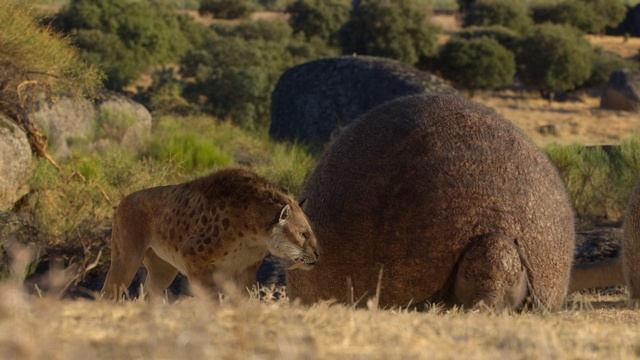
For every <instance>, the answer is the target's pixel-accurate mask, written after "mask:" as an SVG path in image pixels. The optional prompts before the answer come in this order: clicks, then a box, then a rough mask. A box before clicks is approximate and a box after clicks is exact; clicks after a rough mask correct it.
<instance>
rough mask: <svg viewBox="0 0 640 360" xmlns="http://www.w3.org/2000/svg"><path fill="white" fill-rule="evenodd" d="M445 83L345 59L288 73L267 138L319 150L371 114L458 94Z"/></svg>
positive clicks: (401, 68)
mask: <svg viewBox="0 0 640 360" xmlns="http://www.w3.org/2000/svg"><path fill="white" fill-rule="evenodd" d="M455 92H456V91H455V90H454V89H453V88H451V87H450V86H449V85H448V84H447V83H446V82H445V81H444V80H442V79H440V78H438V77H437V76H435V75H432V74H430V73H427V72H423V71H419V70H417V69H415V68H413V67H411V66H409V65H406V64H403V63H400V62H398V61H394V60H389V59H383V58H377V57H369V56H343V57H338V58H329V59H322V60H317V61H313V62H309V63H306V64H303V65H299V66H296V67H294V68H291V69H289V70H288V71H286V72H285V73H284V74H283V75H282V76H281V77H280V80H279V81H278V84H277V85H276V89H275V90H274V92H273V96H272V102H271V127H270V129H269V134H270V135H271V136H272V137H274V138H276V139H284V140H294V141H299V142H303V143H307V144H311V145H313V146H321V145H323V144H324V143H326V142H327V141H329V140H330V138H331V136H332V133H333V132H334V131H335V130H336V129H339V128H340V127H343V126H345V125H347V124H349V123H350V122H351V121H352V120H354V119H355V118H356V117H358V116H359V115H361V114H363V113H365V112H366V111H367V110H369V109H371V108H373V107H375V106H377V105H380V104H382V103H385V102H387V101H389V100H393V99H395V98H398V97H401V96H405V95H412V94H418V93H455Z"/></svg>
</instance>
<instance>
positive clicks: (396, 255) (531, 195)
mask: <svg viewBox="0 0 640 360" xmlns="http://www.w3.org/2000/svg"><path fill="white" fill-rule="evenodd" d="M301 198H304V199H307V201H306V203H305V212H306V214H307V215H308V217H309V220H310V221H311V225H312V227H313V229H314V231H315V233H316V236H317V239H318V245H319V247H320V249H321V250H322V253H321V255H320V261H319V262H318V265H316V267H315V268H314V269H312V270H310V271H298V272H296V271H292V272H289V273H288V289H287V294H288V295H289V296H290V297H291V298H292V299H295V298H300V299H301V300H302V301H303V302H305V303H311V302H314V301H317V300H321V299H331V298H335V299H337V300H339V301H345V302H350V300H351V299H359V298H361V297H362V296H364V297H365V299H364V300H363V301H361V302H360V303H361V304H362V303H366V297H371V296H374V295H375V294H376V292H377V289H378V288H379V289H380V297H379V303H380V305H381V306H383V307H385V306H387V307H388V306H407V304H409V303H412V304H424V302H425V301H430V302H431V301H443V302H445V303H448V302H451V303H454V304H461V305H464V306H475V305H478V304H480V303H481V302H482V303H484V304H485V305H488V306H494V307H496V308H505V307H506V308H516V307H520V306H522V304H523V302H524V298H525V296H526V295H527V294H528V295H529V296H530V297H531V298H532V299H534V303H537V304H542V305H544V306H545V307H547V308H548V309H558V308H559V307H560V306H561V305H562V304H563V302H564V299H565V295H566V293H567V287H568V284H569V273H570V269H571V263H572V261H573V252H574V241H575V236H574V220H573V210H572V208H571V204H570V202H569V198H568V196H567V193H566V191H565V188H564V184H563V182H562V179H561V178H560V176H559V175H558V172H557V170H556V169H555V167H554V166H553V165H552V164H551V162H550V161H549V160H548V159H547V157H546V156H545V155H544V153H543V152H541V151H540V150H539V149H538V148H537V146H536V145H535V144H534V143H533V142H531V141H530V140H529V139H527V138H526V136H525V135H524V134H523V133H522V132H521V131H520V130H518V129H517V128H516V127H515V126H514V125H513V124H512V123H510V122H509V121H506V120H504V119H503V118H501V117H500V116H499V115H498V114H497V113H496V112H495V111H493V110H490V109H488V108H485V107H483V106H481V105H477V104H475V103H472V102H470V101H468V100H465V99H464V98H462V97H459V96H455V95H435V96H433V95H432V96H427V95H416V96H409V97H404V98H401V99H397V100H395V101H391V102H388V103H386V104H384V105H381V106H379V107H376V108H375V109H373V110H371V111H369V112H367V113H366V114H364V115H362V116H361V117H359V118H358V119H357V120H355V121H354V122H353V123H352V124H351V125H350V126H348V127H346V128H345V129H344V130H343V131H342V132H341V133H340V135H339V136H338V137H337V138H336V140H335V141H334V142H333V143H332V144H331V145H330V146H329V147H328V149H326V150H325V152H324V154H323V156H322V157H321V159H320V160H319V162H318V164H317V167H316V168H315V170H314V171H313V173H312V174H311V175H310V177H309V179H308V181H307V183H306V185H305V188H304V190H303V193H302V195H301ZM380 274H381V277H379V276H380ZM348 289H349V290H348ZM349 298H351V299H349Z"/></svg>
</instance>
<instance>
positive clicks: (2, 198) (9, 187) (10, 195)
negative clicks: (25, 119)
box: [0, 114, 32, 211]
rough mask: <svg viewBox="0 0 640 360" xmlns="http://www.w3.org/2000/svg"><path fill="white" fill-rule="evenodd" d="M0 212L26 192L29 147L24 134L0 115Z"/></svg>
mask: <svg viewBox="0 0 640 360" xmlns="http://www.w3.org/2000/svg"><path fill="white" fill-rule="evenodd" d="M0 154H1V156H0V211H3V210H7V209H10V208H12V207H13V205H14V204H15V202H16V201H17V200H19V199H20V198H21V197H22V196H23V195H25V194H26V193H27V192H28V190H29V189H28V184H27V182H28V180H29V176H30V173H31V156H32V155H31V147H30V146H29V140H27V136H26V135H25V133H24V132H23V131H22V129H20V128H19V127H18V126H16V125H15V124H14V123H13V122H12V121H11V120H9V119H8V118H6V117H4V116H3V115H2V114H0Z"/></svg>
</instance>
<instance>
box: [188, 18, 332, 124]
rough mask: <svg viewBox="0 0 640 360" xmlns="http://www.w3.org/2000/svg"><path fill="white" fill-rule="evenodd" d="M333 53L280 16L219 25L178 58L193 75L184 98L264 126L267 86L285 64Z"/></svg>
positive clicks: (222, 114)
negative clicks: (295, 32)
mask: <svg viewBox="0 0 640 360" xmlns="http://www.w3.org/2000/svg"><path fill="white" fill-rule="evenodd" d="M331 54H333V53H332V52H331V51H330V50H328V49H327V48H326V46H325V45H324V44H323V43H322V42H321V41H311V42H306V41H304V39H303V38H300V37H298V36H295V35H293V33H292V30H291V28H290V27H289V26H288V25H287V24H286V23H284V22H277V21H274V22H264V21H257V22H248V23H244V24H241V25H238V26H229V27H228V26H219V27H217V28H216V32H213V33H211V34H210V36H209V37H208V38H207V39H206V41H205V44H204V46H202V47H201V48H198V49H194V50H191V51H190V52H189V53H188V54H187V55H186V56H185V57H184V58H183V60H182V64H181V65H182V71H183V75H184V76H185V77H188V78H192V79H194V81H193V83H191V84H190V85H189V86H188V87H187V89H186V95H187V98H188V99H190V100H191V101H194V102H198V99H201V98H202V97H204V98H205V100H204V103H202V105H203V107H204V109H205V110H206V111H207V112H210V113H212V114H214V115H216V116H217V117H219V118H222V119H225V118H231V119H233V120H234V121H235V122H237V123H240V124H242V125H244V126H246V127H254V126H266V125H267V124H268V121H269V112H270V103H271V92H272V91H273V89H274V87H275V84H276V82H277V80H278V78H279V77H280V75H281V74H282V72H284V71H285V70H286V69H287V68H289V67H291V66H293V65H296V64H299V63H302V62H306V61H308V60H311V59H316V58H318V57H322V56H328V55H331Z"/></svg>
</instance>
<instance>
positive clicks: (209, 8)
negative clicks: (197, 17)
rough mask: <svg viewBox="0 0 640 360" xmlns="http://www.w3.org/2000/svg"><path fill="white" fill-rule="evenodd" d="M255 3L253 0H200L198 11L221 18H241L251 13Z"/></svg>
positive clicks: (255, 6) (255, 5)
mask: <svg viewBox="0 0 640 360" xmlns="http://www.w3.org/2000/svg"><path fill="white" fill-rule="evenodd" d="M257 5H258V4H257V3H256V2H255V0H202V1H201V2H200V10H199V11H200V13H203V14H213V16H215V17H217V18H221V19H241V18H246V17H248V16H249V15H251V13H252V12H253V11H254V10H256V8H257Z"/></svg>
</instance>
